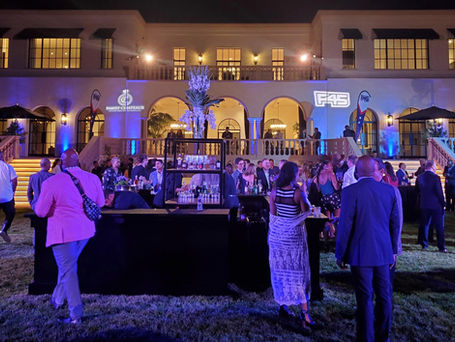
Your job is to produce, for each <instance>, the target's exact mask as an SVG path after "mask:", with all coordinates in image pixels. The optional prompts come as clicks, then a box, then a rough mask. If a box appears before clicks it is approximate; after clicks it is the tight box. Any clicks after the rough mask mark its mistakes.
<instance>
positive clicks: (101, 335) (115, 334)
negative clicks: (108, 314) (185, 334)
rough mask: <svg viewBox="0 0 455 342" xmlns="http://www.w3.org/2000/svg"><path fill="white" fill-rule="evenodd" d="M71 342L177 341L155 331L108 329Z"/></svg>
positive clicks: (129, 328) (130, 328)
mask: <svg viewBox="0 0 455 342" xmlns="http://www.w3.org/2000/svg"><path fill="white" fill-rule="evenodd" d="M72 341H74V342H75V341H84V342H92V341H93V342H95V341H110V342H121V341H122V342H123V341H132V342H139V341H141V342H174V341H179V340H178V339H175V338H173V337H169V336H166V335H163V334H161V333H158V332H155V331H149V330H145V329H141V328H136V327H126V328H122V329H110V330H106V331H100V332H97V333H95V334H92V335H89V336H83V337H81V336H78V337H77V338H76V339H74V340H72Z"/></svg>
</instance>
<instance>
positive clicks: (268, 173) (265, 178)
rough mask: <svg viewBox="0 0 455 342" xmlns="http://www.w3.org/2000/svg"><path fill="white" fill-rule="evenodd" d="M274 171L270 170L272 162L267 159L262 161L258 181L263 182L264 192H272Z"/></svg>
mask: <svg viewBox="0 0 455 342" xmlns="http://www.w3.org/2000/svg"><path fill="white" fill-rule="evenodd" d="M274 175H275V174H274V173H273V170H272V169H271V168H270V160H269V159H267V158H265V159H263V160H262V169H261V170H259V171H257V177H258V181H261V183H262V187H263V189H264V192H267V191H271V190H272V183H273V177H274Z"/></svg>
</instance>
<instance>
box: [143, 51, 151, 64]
mask: <svg viewBox="0 0 455 342" xmlns="http://www.w3.org/2000/svg"><path fill="white" fill-rule="evenodd" d="M144 59H145V61H146V62H147V63H150V62H151V61H153V56H152V55H151V54H149V53H146V54H145V55H144Z"/></svg>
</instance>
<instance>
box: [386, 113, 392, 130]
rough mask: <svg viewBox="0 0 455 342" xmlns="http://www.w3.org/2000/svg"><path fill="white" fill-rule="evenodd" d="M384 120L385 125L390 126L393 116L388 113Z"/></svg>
mask: <svg viewBox="0 0 455 342" xmlns="http://www.w3.org/2000/svg"><path fill="white" fill-rule="evenodd" d="M386 121H387V126H388V127H390V126H392V125H393V116H392V115H390V114H389V115H387V119H386Z"/></svg>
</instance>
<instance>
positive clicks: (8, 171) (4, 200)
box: [0, 152, 17, 243]
mask: <svg viewBox="0 0 455 342" xmlns="http://www.w3.org/2000/svg"><path fill="white" fill-rule="evenodd" d="M16 187H17V175H16V171H14V168H13V167H12V166H11V165H9V164H7V163H5V161H4V160H3V152H0V209H2V210H3V212H4V213H5V216H6V217H5V221H4V222H3V225H2V228H1V230H0V236H1V237H2V238H3V240H5V241H6V242H7V243H10V242H11V238H10V237H9V235H8V233H7V231H8V229H9V227H11V223H13V219H14V215H15V214H16V210H15V208H14V193H15V192H16Z"/></svg>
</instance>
